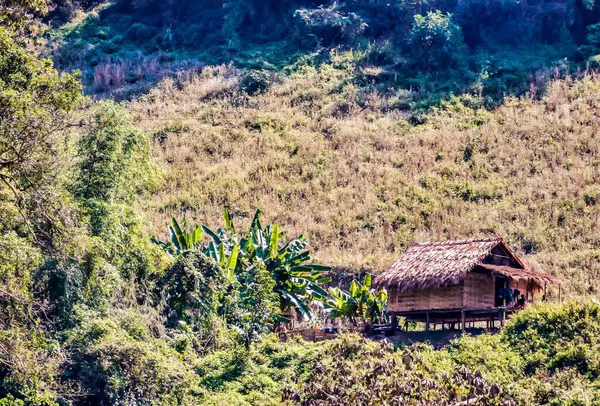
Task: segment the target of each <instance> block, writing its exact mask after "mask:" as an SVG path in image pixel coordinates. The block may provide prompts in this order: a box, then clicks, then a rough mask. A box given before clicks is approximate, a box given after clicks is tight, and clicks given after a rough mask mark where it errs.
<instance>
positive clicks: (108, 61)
mask: <svg viewBox="0 0 600 406" xmlns="http://www.w3.org/2000/svg"><path fill="white" fill-rule="evenodd" d="M56 3H57V5H58V7H57V8H56V9H55V10H54V11H53V12H52V13H51V14H50V17H49V18H48V20H49V22H50V23H51V24H52V26H53V27H54V28H53V29H52V30H51V31H50V32H49V34H48V35H47V38H48V40H49V47H48V48H49V51H48V55H49V56H51V57H52V59H53V60H54V62H55V63H56V65H57V67H58V68H59V69H61V70H72V69H80V70H81V71H82V72H83V83H84V84H85V85H86V91H87V92H89V93H92V92H93V93H97V94H102V95H104V96H109V97H117V98H130V97H135V96H136V95H139V94H140V93H143V92H145V91H147V90H148V89H149V88H151V87H152V86H153V84H154V83H155V82H156V81H157V80H159V79H160V78H162V77H164V76H169V75H173V74H176V73H178V72H179V73H181V72H194V71H197V70H198V69H200V68H202V67H203V66H207V65H208V66H214V65H219V64H223V63H224V64H229V63H233V64H234V65H235V66H236V67H238V68H245V69H265V70H268V71H271V72H276V71H281V70H289V69H292V70H293V69H294V67H295V66H296V65H297V64H304V63H311V64H315V65H320V64H321V63H327V62H329V61H330V57H329V55H330V51H331V50H341V51H348V50H353V52H354V53H355V57H356V58H357V59H358V60H359V62H360V65H362V66H364V67H365V68H367V69H368V70H369V71H370V74H369V75H367V76H366V77H364V78H363V79H364V80H363V82H362V84H361V85H359V86H361V87H362V86H365V85H367V84H368V86H371V87H374V88H376V89H377V90H378V91H380V92H382V93H396V92H398V91H400V92H399V93H402V96H403V97H404V98H405V99H406V100H404V102H405V103H403V104H401V105H398V106H397V107H400V108H402V109H403V110H407V111H412V112H415V113H417V114H421V113H422V112H424V111H425V110H426V109H427V107H429V106H430V105H435V104H438V103H439V101H440V100H443V99H447V98H448V97H449V96H450V95H451V94H462V93H475V94H478V95H480V96H485V101H486V104H487V105H494V104H497V103H498V102H500V101H501V100H502V98H503V97H504V96H505V95H511V94H513V95H514V94H517V95H518V94H522V93H524V92H526V91H531V90H532V89H537V91H541V89H543V87H544V85H545V83H546V82H547V81H548V80H549V79H551V78H557V77H564V76H565V75H567V74H569V73H576V72H580V71H582V70H585V69H586V67H587V66H592V67H595V66H596V65H597V55H598V54H600V41H599V40H598V38H599V37H598V30H599V29H600V27H599V26H598V25H597V24H595V23H596V22H597V21H598V19H599V18H600V5H599V4H596V3H595V2H594V1H580V0H577V1H572V2H564V1H560V0H535V1H528V2H519V1H505V2H499V3H498V2H486V1H480V0H467V1H459V2H456V1H443V0H436V1H431V2H407V1H395V2H394V1H387V0H372V1H361V0H349V1H345V2H325V3H323V4H322V2H315V1H313V0H283V1H282V0H277V1H275V0H269V1H263V0H202V1H190V0H180V1H177V2H175V1H156V0H117V1H113V2H105V1H99V0H56ZM65 21H66V22H67V23H66V24H65Z"/></svg>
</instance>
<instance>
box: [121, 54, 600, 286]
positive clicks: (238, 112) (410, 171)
mask: <svg viewBox="0 0 600 406" xmlns="http://www.w3.org/2000/svg"><path fill="white" fill-rule="evenodd" d="M342 62H343V61H342ZM354 74H355V72H354V71H353V69H352V68H351V67H349V65H344V64H343V63H340V64H339V65H338V66H325V67H323V68H321V69H318V70H316V69H312V68H307V69H305V70H304V71H303V72H301V73H296V74H292V75H290V76H289V77H285V78H279V79H278V82H277V83H276V84H275V85H273V86H272V87H271V88H270V89H269V90H268V91H266V92H264V93H262V94H259V95H255V96H252V97H250V96H247V95H245V94H243V93H241V92H239V91H238V82H239V80H240V74H239V73H238V72H236V71H235V70H233V69H230V68H226V67H218V68H209V69H206V70H205V71H204V72H203V74H202V75H200V76H196V77H193V78H186V79H185V80H180V81H176V80H175V81H174V80H168V81H165V82H163V83H162V84H161V85H160V86H158V87H157V88H155V89H154V90H153V91H152V92H151V93H150V94H149V95H147V96H145V97H143V98H141V99H140V100H137V101H134V102H131V103H130V105H129V109H130V111H131V113H132V114H133V116H134V118H135V119H136V121H137V122H138V124H139V126H140V127H141V128H143V129H145V130H146V131H148V132H149V133H151V134H153V136H154V154H155V157H156V160H157V161H158V163H159V164H160V166H161V167H162V168H163V170H164V183H163V184H162V186H161V187H160V188H159V189H158V190H157V191H156V192H155V193H154V195H153V198H152V199H150V200H148V201H146V202H144V206H145V210H146V212H147V214H148V218H149V219H150V220H151V221H152V223H153V225H154V227H155V230H154V232H156V233H161V234H162V233H164V231H165V228H166V225H167V223H168V221H169V219H170V217H171V216H173V215H175V216H181V215H182V214H185V215H186V216H187V217H188V219H192V220H195V221H205V222H208V223H209V224H211V225H217V224H219V223H220V217H221V210H222V207H223V206H228V207H230V208H231V209H232V210H233V211H234V213H237V214H238V215H240V216H246V220H241V221H242V222H244V221H248V220H247V217H248V216H250V215H251V213H252V211H253V210H254V208H260V209H261V210H263V211H264V212H265V214H266V217H267V218H268V220H272V221H277V222H279V223H280V224H281V225H282V226H284V229H285V230H287V231H288V232H289V233H291V234H300V233H304V234H305V235H307V237H308V238H309V239H310V241H311V245H312V247H313V250H315V251H316V255H315V257H316V259H318V260H319V261H321V262H323V263H327V264H332V265H335V266H338V267H339V268H343V269H357V270H359V269H369V270H374V271H376V272H377V271H382V270H384V269H386V268H387V267H389V266H390V265H391V264H392V262H393V261H394V260H395V259H396V258H397V257H398V256H399V253H400V252H401V251H402V250H403V249H404V248H405V247H406V246H407V244H409V243H410V241H415V240H417V241H425V240H444V239H459V238H473V237H488V236H490V235H494V234H497V235H500V236H502V237H505V238H506V239H507V241H508V242H509V244H511V246H512V247H513V248H515V249H516V250H517V251H518V252H519V254H525V257H524V258H525V260H526V261H527V262H528V264H530V265H531V266H532V267H533V268H534V269H538V270H544V271H546V272H549V273H552V274H555V275H559V276H561V277H563V278H565V279H566V280H567V281H568V282H567V288H568V289H569V290H571V292H572V293H578V294H585V293H592V294H593V293H594V292H596V291H597V289H599V288H598V286H599V284H598V282H599V279H600V265H599V259H600V232H599V229H600V154H599V153H600V143H599V141H600V110H599V109H600V77H597V76H592V75H588V76H586V77H583V78H581V79H580V80H576V81H574V80H569V79H567V80H564V81H557V82H554V83H552V84H551V85H550V86H549V88H548V89H547V92H546V96H544V97H543V99H542V100H532V99H531V98H527V97H525V98H521V99H512V98H511V99H507V100H506V102H505V104H504V105H503V107H501V108H499V109H497V110H496V111H494V112H488V111H485V110H481V109H475V108H470V107H468V105H469V103H468V102H473V101H474V100H473V99H472V98H464V99H465V100H467V101H468V102H459V101H457V100H455V101H454V102H452V103H449V104H448V105H447V106H445V108H443V109H440V110H438V111H435V112H433V113H431V114H430V115H429V116H428V117H427V124H425V125H421V126H417V127H414V126H411V125H409V124H408V123H407V122H406V121H405V119H404V118H405V117H404V116H403V114H402V113H401V112H400V111H399V110H398V109H393V108H391V107H392V106H394V103H397V98H394V97H383V96H381V95H379V94H374V93H371V94H369V93H366V92H364V91H362V90H361V88H359V87H357V86H356V85H355V84H353V83H355V82H353V81H352V80H351V78H352V77H353V75H354ZM475 101H476V100H475ZM238 221H240V220H238Z"/></svg>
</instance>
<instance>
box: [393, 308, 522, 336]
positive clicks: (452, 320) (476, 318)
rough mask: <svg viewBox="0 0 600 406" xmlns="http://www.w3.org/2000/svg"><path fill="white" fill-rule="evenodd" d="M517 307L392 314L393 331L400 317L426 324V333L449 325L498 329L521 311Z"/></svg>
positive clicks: (463, 328) (462, 328)
mask: <svg viewBox="0 0 600 406" xmlns="http://www.w3.org/2000/svg"><path fill="white" fill-rule="evenodd" d="M519 310H520V308H515V307H510V308H506V307H492V308H465V309H436V310H414V311H410V312H390V315H391V316H392V329H396V328H397V327H399V326H398V321H397V318H398V317H403V318H404V319H406V321H415V322H421V323H425V331H429V330H430V328H431V327H432V326H433V328H434V329H435V328H436V326H437V325H440V326H441V328H442V329H444V328H445V326H446V325H448V326H449V327H451V328H454V327H455V326H456V325H459V326H460V328H461V330H463V331H464V330H465V329H466V326H467V325H469V324H470V325H471V326H473V327H474V326H475V323H480V324H481V323H486V328H496V323H498V324H499V327H502V326H503V325H504V322H505V320H506V318H507V317H509V316H510V315H511V314H513V313H515V312H517V311H519Z"/></svg>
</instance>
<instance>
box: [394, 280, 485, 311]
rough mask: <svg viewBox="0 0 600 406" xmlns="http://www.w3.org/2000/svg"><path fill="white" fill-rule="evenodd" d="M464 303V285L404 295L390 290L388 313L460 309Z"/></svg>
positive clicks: (409, 292) (404, 293) (414, 291)
mask: <svg viewBox="0 0 600 406" xmlns="http://www.w3.org/2000/svg"><path fill="white" fill-rule="evenodd" d="M492 296H493V295H492ZM462 303H463V285H457V286H448V287H445V288H439V289H425V290H411V291H408V292H402V293H399V292H397V291H393V290H390V291H389V299H388V311H390V312H410V311H414V310H435V309H440V310H441V309H460V308H462V307H463V305H462Z"/></svg>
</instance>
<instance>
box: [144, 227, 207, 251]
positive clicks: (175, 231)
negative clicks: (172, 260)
mask: <svg viewBox="0 0 600 406" xmlns="http://www.w3.org/2000/svg"><path fill="white" fill-rule="evenodd" d="M169 235H170V236H171V241H167V242H165V241H161V240H159V239H157V238H156V237H153V238H152V242H153V243H155V244H157V245H159V246H160V247H161V248H162V249H163V250H165V251H166V252H167V253H168V254H169V255H172V256H175V255H180V254H183V253H184V252H186V251H191V250H193V249H195V248H196V247H198V246H199V244H200V243H201V242H202V232H201V229H200V226H196V227H194V229H193V230H191V231H188V229H187V221H186V219H185V218H183V219H182V220H181V225H179V223H178V222H177V220H176V219H175V217H173V219H172V220H171V225H170V226H169Z"/></svg>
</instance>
